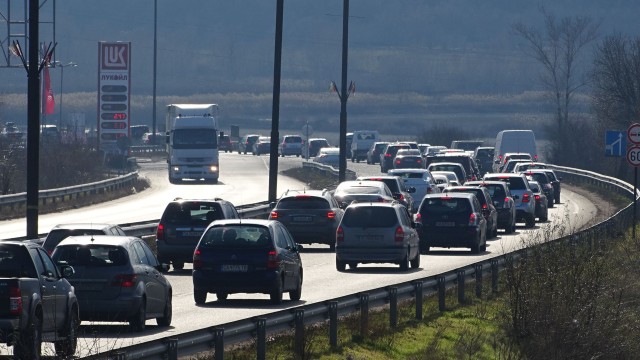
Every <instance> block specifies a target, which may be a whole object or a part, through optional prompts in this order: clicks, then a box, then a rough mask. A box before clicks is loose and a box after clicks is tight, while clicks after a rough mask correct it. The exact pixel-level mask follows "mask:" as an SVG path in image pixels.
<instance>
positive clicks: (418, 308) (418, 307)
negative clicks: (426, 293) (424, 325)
mask: <svg viewBox="0 0 640 360" xmlns="http://www.w3.org/2000/svg"><path fill="white" fill-rule="evenodd" d="M413 285H414V286H415V289H416V320H422V301H423V298H422V281H416V282H415V283H414V284H413Z"/></svg>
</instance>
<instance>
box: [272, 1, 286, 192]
mask: <svg viewBox="0 0 640 360" xmlns="http://www.w3.org/2000/svg"><path fill="white" fill-rule="evenodd" d="M283 9H284V0H278V3H277V5H276V43H275V55H274V61H273V104H272V107H271V144H270V145H269V202H270V203H271V202H274V201H276V199H277V197H278V194H277V191H278V139H279V138H280V133H279V130H278V129H279V127H280V77H281V68H282V66H281V64H282V22H283V13H284V11H283Z"/></svg>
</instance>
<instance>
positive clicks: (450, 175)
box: [431, 171, 462, 186]
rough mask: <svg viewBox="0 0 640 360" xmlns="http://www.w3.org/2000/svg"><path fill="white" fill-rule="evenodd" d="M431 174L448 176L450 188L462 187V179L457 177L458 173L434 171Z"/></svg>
mask: <svg viewBox="0 0 640 360" xmlns="http://www.w3.org/2000/svg"><path fill="white" fill-rule="evenodd" d="M431 174H432V175H433V176H436V175H444V176H446V177H447V179H448V180H449V186H458V185H462V184H461V183H460V179H458V175H456V173H455V172H453V171H432V172H431Z"/></svg>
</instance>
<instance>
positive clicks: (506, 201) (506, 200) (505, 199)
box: [504, 197, 509, 207]
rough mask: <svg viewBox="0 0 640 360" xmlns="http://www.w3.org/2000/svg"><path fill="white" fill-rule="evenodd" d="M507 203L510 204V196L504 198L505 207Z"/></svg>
mask: <svg viewBox="0 0 640 360" xmlns="http://www.w3.org/2000/svg"><path fill="white" fill-rule="evenodd" d="M507 205H509V198H508V197H506V198H504V207H507Z"/></svg>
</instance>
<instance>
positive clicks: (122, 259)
mask: <svg viewBox="0 0 640 360" xmlns="http://www.w3.org/2000/svg"><path fill="white" fill-rule="evenodd" d="M52 258H53V261H55V262H56V263H58V264H69V265H71V266H86V267H113V266H122V265H127V264H128V263H129V255H128V253H127V251H126V250H125V249H124V248H122V247H120V246H113V245H97V244H96V245H63V246H58V247H57V248H56V250H55V251H54V252H53V255H52Z"/></svg>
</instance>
